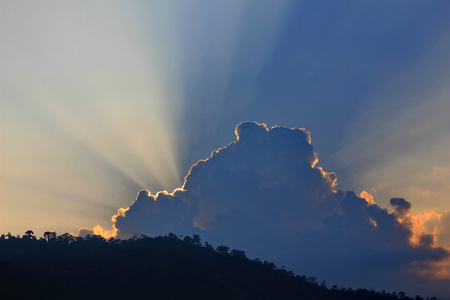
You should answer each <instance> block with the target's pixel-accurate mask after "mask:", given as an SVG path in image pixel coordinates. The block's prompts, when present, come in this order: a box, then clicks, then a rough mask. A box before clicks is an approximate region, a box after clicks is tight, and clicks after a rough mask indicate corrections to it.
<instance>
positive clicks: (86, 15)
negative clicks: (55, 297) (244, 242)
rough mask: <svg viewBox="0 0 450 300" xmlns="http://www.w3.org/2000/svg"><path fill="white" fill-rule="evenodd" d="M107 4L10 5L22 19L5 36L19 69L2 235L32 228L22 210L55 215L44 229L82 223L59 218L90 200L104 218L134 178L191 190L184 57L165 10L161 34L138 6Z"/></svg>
mask: <svg viewBox="0 0 450 300" xmlns="http://www.w3.org/2000/svg"><path fill="white" fill-rule="evenodd" d="M107 2H108V1H105V2H102V1H98V2H95V3H91V2H81V3H77V4H74V3H72V4H68V3H64V4H63V3H61V2H58V1H49V2H46V3H39V4H37V3H35V4H33V3H28V4H27V5H22V4H17V3H12V2H9V3H2V16H1V17H2V20H3V22H5V23H6V24H14V25H21V26H22V28H19V29H18V31H19V32H20V33H21V34H22V35H19V36H17V35H16V36H12V35H10V34H9V33H8V32H7V31H5V30H3V31H2V32H1V36H2V40H4V41H9V43H5V45H4V47H3V50H2V53H3V55H4V57H7V59H6V60H2V66H3V68H2V69H3V70H8V72H9V73H8V76H6V75H5V74H4V75H5V76H2V78H5V80H7V81H6V82H5V83H6V84H5V88H2V92H1V93H2V94H1V98H2V108H3V109H2V110H3V111H2V117H3V118H2V120H1V121H2V124H3V125H2V134H3V136H2V146H4V145H7V147H3V149H2V150H3V151H2V153H1V155H2V161H3V162H4V164H3V166H2V170H3V172H2V175H3V179H2V184H3V189H4V190H5V192H4V193H3V195H2V199H7V200H8V201H4V203H3V210H2V214H3V216H2V220H6V222H5V223H7V224H8V227H7V228H3V227H2V228H1V230H2V231H4V230H12V229H13V228H14V227H16V228H22V229H15V230H24V229H25V228H27V227H25V226H32V225H33V224H22V225H19V224H20V222H17V221H14V220H13V219H17V218H16V217H15V216H16V214H17V213H14V211H18V210H22V211H23V212H24V215H29V217H27V218H25V219H30V220H31V219H33V218H34V217H33V215H34V214H38V215H42V216H45V217H44V218H43V219H47V220H49V221H48V222H46V221H43V222H42V224H39V226H42V227H43V228H46V227H48V228H50V227H52V226H54V224H59V226H61V227H63V228H70V227H71V226H73V227H77V225H75V224H77V223H79V222H80V220H78V221H77V222H76V223H74V224H72V225H70V224H71V223H72V222H73V220H70V221H68V219H67V218H65V219H64V218H63V219H61V218H60V217H58V216H57V214H67V213H68V212H64V211H66V210H67V209H69V210H72V212H75V213H77V214H79V213H80V212H81V210H83V208H82V207H83V206H84V205H87V203H91V204H94V206H95V203H98V205H100V207H98V212H99V213H102V214H103V213H105V208H106V207H110V208H109V209H111V208H112V207H114V208H115V207H117V205H122V203H123V201H124V200H123V199H125V197H124V196H125V195H126V193H125V190H126V189H127V187H126V186H125V185H128V186H129V187H133V188H136V187H137V188H144V187H145V188H149V189H157V190H160V189H168V190H170V189H174V188H176V187H178V186H180V185H181V177H180V170H179V168H180V162H179V152H178V145H177V135H179V134H180V133H179V132H176V125H177V122H178V121H177V120H178V119H179V115H178V114H179V109H178V106H179V105H178V104H177V101H179V100H178V99H179V98H180V97H179V93H180V90H179V89H177V88H174V87H177V86H180V85H179V84H178V83H177V82H178V80H179V78H178V77H177V74H176V72H175V70H174V68H173V67H174V65H176V61H177V59H176V57H173V56H170V53H165V52H166V50H167V49H170V48H171V47H174V45H172V44H170V42H169V41H172V40H173V39H167V38H166V36H165V35H170V34H171V33H170V31H168V30H164V29H161V28H159V25H161V19H163V18H165V17H167V16H164V15H163V16H161V13H160V11H158V10H157V11H154V12H152V13H151V14H150V16H148V17H149V18H150V19H153V18H154V21H150V22H148V23H147V26H148V27H150V28H152V29H153V31H151V32H149V31H144V30H142V24H139V23H137V22H136V21H135V20H134V13H135V11H133V9H132V7H128V6H127V5H125V4H124V3H121V2H114V5H112V3H111V2H108V3H107ZM106 4H108V5H106ZM19 8H20V9H19ZM118 20H120V22H118ZM165 21H166V22H168V21H169V19H166V20H165ZM4 28H5V29H6V28H7V26H4ZM143 35H146V36H143ZM143 41H145V42H143ZM162 54H164V55H162ZM5 111H6V113H5ZM30 143H31V144H32V145H33V147H30ZM50 162H52V163H50ZM115 180H116V182H114V181H115ZM94 182H95V184H94ZM111 188H112V189H113V190H111ZM124 193H125V194H124ZM105 198H106V199H105ZM38 199H40V201H38V202H36V200H38ZM30 200H32V201H31V202H30ZM27 208H29V209H30V211H29V212H27ZM85 209H86V208H84V210H85ZM109 209H108V210H109ZM101 211H103V212H101ZM79 217H81V218H83V214H82V215H81V216H79ZM89 218H92V216H84V218H83V219H84V220H85V221H86V219H89ZM20 219H22V218H20ZM21 222H22V221H21ZM92 222H93V221H91V222H89V223H92ZM22 223H23V222H22ZM33 223H36V221H34V222H33ZM40 223H41V222H40ZM47 223H48V224H47ZM64 224H66V225H64ZM9 226H11V227H9ZM34 226H36V225H35V224H34Z"/></svg>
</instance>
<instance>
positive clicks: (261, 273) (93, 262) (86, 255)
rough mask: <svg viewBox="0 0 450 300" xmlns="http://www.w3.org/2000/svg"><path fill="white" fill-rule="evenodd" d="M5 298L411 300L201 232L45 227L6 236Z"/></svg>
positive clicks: (0, 241) (1, 288)
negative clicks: (266, 257)
mask: <svg viewBox="0 0 450 300" xmlns="http://www.w3.org/2000/svg"><path fill="white" fill-rule="evenodd" d="M0 299H310V300H314V299H320V300H328V299H330V300H331V299H333V300H341V299H342V300H344V299H345V300H353V299H355V300H356V299H358V300H361V299H369V300H372V299H373V300H394V299H405V300H409V299H411V300H413V299H412V298H409V297H407V296H406V295H405V293H404V292H398V293H396V292H393V293H387V292H385V291H381V292H377V291H373V290H366V289H357V290H353V289H351V288H348V289H346V288H338V287H337V286H333V287H332V288H327V286H326V283H325V282H324V281H322V282H321V283H319V282H318V281H317V279H316V278H314V277H305V276H299V275H295V274H294V273H293V272H292V271H287V270H285V269H284V268H277V267H276V266H275V264H274V263H272V262H268V261H261V260H260V259H253V260H251V259H248V258H247V256H246V255H245V252H244V251H241V250H237V249H233V250H230V249H229V248H228V247H226V246H223V245H222V246H218V247H216V248H214V247H213V246H212V245H211V244H209V243H208V242H204V243H202V241H201V238H200V236H198V235H193V236H192V237H191V236H184V237H183V236H182V237H178V236H176V235H175V234H168V235H166V236H157V237H148V236H145V235H140V236H135V237H133V238H130V239H127V240H119V239H114V238H111V239H108V240H105V239H104V238H103V237H101V236H98V235H92V236H87V237H85V238H82V237H78V236H73V235H71V234H68V233H65V234H62V235H56V233H55V232H46V233H45V234H44V237H42V238H39V239H38V238H36V237H35V236H34V233H33V232H32V231H31V230H29V231H27V232H26V233H25V235H23V236H22V237H19V236H12V235H10V234H8V235H2V236H1V237H0ZM415 299H416V300H423V298H422V297H420V296H417V297H415ZM428 299H436V298H435V297H433V298H428Z"/></svg>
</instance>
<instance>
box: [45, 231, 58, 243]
mask: <svg viewBox="0 0 450 300" xmlns="http://www.w3.org/2000/svg"><path fill="white" fill-rule="evenodd" d="M44 238H45V239H46V240H47V242H48V241H50V240H51V239H54V238H56V232H54V231H53V232H52V231H46V232H44Z"/></svg>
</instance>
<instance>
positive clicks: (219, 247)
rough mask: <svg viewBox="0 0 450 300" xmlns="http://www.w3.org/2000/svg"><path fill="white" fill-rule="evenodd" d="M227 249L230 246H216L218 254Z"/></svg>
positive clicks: (225, 252)
mask: <svg viewBox="0 0 450 300" xmlns="http://www.w3.org/2000/svg"><path fill="white" fill-rule="evenodd" d="M228 250H230V248H228V247H227V246H223V245H222V246H218V247H217V248H216V252H217V253H220V254H227V253H228Z"/></svg>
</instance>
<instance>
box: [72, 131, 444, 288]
mask: <svg viewBox="0 0 450 300" xmlns="http://www.w3.org/2000/svg"><path fill="white" fill-rule="evenodd" d="M235 133H236V137H237V140H236V141H235V142H232V143H231V144H229V145H228V146H227V147H224V148H221V149H218V150H216V151H214V152H213V153H212V155H211V157H210V158H208V159H206V160H201V161H199V162H198V163H197V164H195V165H194V166H192V168H191V170H190V172H189V174H188V175H187V176H186V178H185V181H184V185H183V187H182V188H181V189H177V190H175V191H174V192H173V193H168V192H158V193H157V194H156V195H152V194H151V193H150V192H149V191H146V190H142V191H140V192H139V194H138V196H137V198H136V200H135V201H134V202H133V203H132V205H131V206H130V207H128V208H121V209H119V212H118V214H117V215H115V216H113V218H112V220H113V222H114V224H113V228H114V229H113V230H112V231H109V232H108V231H106V230H104V229H103V228H101V227H99V226H97V227H95V228H94V229H92V230H88V229H82V230H80V235H84V234H88V233H95V234H101V235H103V236H112V235H117V236H118V237H120V238H127V237H130V236H132V235H133V234H135V233H140V234H146V235H150V236H155V235H165V234H168V233H169V232H172V233H175V234H184V235H187V234H189V235H190V234H194V233H198V234H200V235H201V236H202V237H203V239H204V240H207V241H208V242H211V243H213V244H214V245H216V246H218V245H219V244H225V245H227V246H229V247H232V248H238V249H242V250H244V251H246V253H247V254H248V255H249V257H253V258H255V257H261V258H262V259H267V260H271V261H274V262H275V263H276V264H277V265H285V266H286V267H287V268H288V269H293V270H294V271H295V272H297V273H300V274H306V275H312V276H316V277H318V278H320V279H322V278H323V279H326V280H327V281H328V282H329V284H339V285H341V286H352V287H365V288H374V287H375V288H379V289H380V288H383V289H391V290H398V289H399V288H401V289H405V290H407V291H410V292H412V293H432V292H434V291H438V294H439V293H441V294H442V295H445V294H448V293H449V292H450V290H449V288H448V286H449V285H448V283H449V281H448V278H449V271H448V263H446V261H447V258H448V255H449V252H448V250H447V247H446V246H445V245H450V243H449V240H450V238H449V232H450V231H449V230H448V229H447V228H449V226H448V224H449V223H450V213H446V214H441V215H439V214H434V213H428V214H424V215H414V214H413V213H412V211H411V203H409V202H408V201H406V200H405V199H403V198H393V199H391V202H390V203H391V207H392V209H391V210H390V211H389V210H387V209H384V208H381V207H380V206H378V205H376V203H375V202H374V201H373V197H371V195H370V194H368V193H366V192H363V193H362V194H361V197H359V196H357V195H356V194H355V193H354V192H352V191H348V192H344V191H342V190H339V189H337V187H336V184H337V183H336V175H335V174H334V173H328V172H325V171H324V170H322V168H320V167H317V166H316V164H317V162H318V157H317V154H316V152H315V150H314V148H313V146H312V145H311V136H310V134H309V132H308V131H307V130H305V129H299V128H292V129H289V128H285V127H278V126H275V127H272V128H271V129H269V128H267V126H266V125H265V124H258V123H255V122H243V123H241V124H239V125H238V126H236V131H235ZM446 286H447V287H446Z"/></svg>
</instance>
